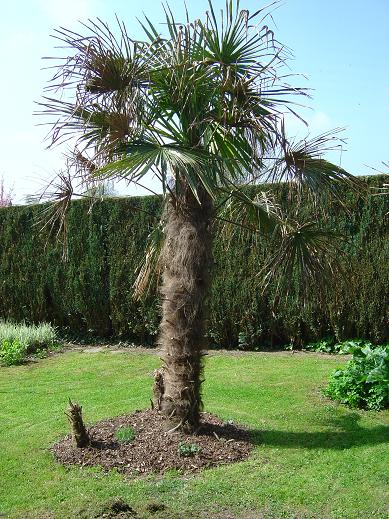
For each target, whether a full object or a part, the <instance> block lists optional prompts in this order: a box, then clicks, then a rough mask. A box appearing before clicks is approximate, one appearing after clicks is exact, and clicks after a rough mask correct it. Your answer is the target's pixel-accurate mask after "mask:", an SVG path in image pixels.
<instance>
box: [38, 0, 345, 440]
mask: <svg viewBox="0 0 389 519" xmlns="http://www.w3.org/2000/svg"><path fill="white" fill-rule="evenodd" d="M165 13H166V27H167V32H168V36H167V37H163V36H161V35H160V34H159V32H158V31H157V30H156V28H155V27H154V25H153V24H152V23H151V22H150V21H149V20H148V19H147V18H146V21H145V23H144V24H143V25H142V26H143V29H144V32H145V41H135V40H133V39H131V38H130V37H129V36H128V33H127V29H126V27H125V26H124V24H122V23H120V22H118V27H119V36H118V37H116V36H115V35H114V33H113V32H112V31H111V29H110V28H109V27H108V26H107V25H106V24H105V23H103V22H102V21H97V22H92V21H89V22H88V23H87V24H85V25H84V26H83V27H84V32H85V34H79V33H75V32H73V31H70V30H66V29H60V30H58V31H57V34H56V36H57V38H59V40H61V41H62V42H63V43H64V44H65V47H66V48H70V49H71V50H72V55H71V56H70V57H66V58H64V59H63V60H62V62H60V65H59V66H58V68H57V69H56V73H55V75H54V78H53V83H52V84H51V85H50V86H49V87H48V88H49V90H51V91H53V92H55V93H56V94H53V95H54V97H53V96H50V97H48V96H46V97H44V100H43V102H42V103H41V104H42V105H43V106H44V109H43V111H42V113H45V114H51V115H54V116H55V122H54V123H53V125H52V134H51V135H52V144H55V143H57V142H60V141H63V140H64V139H67V138H71V137H73V136H74V134H76V135H77V147H78V150H79V149H82V153H83V154H84V155H83V156H84V157H88V158H87V159H86V162H87V163H88V164H90V163H93V168H90V167H89V168H88V170H89V174H90V175H92V176H93V178H94V179H95V180H96V179H100V180H102V181H104V180H107V179H123V178H124V179H126V180H127V181H128V182H133V183H135V184H140V185H141V184H142V179H143V177H144V176H145V175H147V174H150V172H151V173H152V174H154V176H155V177H156V178H157V179H158V180H159V181H160V182H161V185H162V190H163V194H164V200H165V210H164V214H163V219H162V224H161V227H160V229H161V228H162V232H160V230H159V231H158V230H157V231H156V232H155V233H154V234H153V236H154V237H155V236H158V237H160V236H163V242H161V241H158V240H157V241H153V242H152V243H151V245H150V248H149V250H148V254H147V256H146V260H145V263H144V264H143V266H142V269H141V272H140V278H139V279H138V281H139V282H138V285H137V288H138V289H139V287H140V286H144V284H145V276H146V277H147V275H148V274H150V272H151V270H152V269H151V263H152V260H153V258H154V259H155V258H156V257H158V268H159V270H160V272H161V277H162V283H161V288H160V291H161V295H162V322H161V326H160V333H159V344H160V345H161V346H162V349H163V361H164V370H163V384H160V387H161V388H162V394H161V395H160V399H159V403H160V410H161V412H162V413H163V414H165V415H166V417H168V422H169V424H170V425H169V426H171V427H177V428H179V427H181V428H182V429H185V430H187V431H193V430H194V429H195V428H196V427H197V426H198V421H199V413H200V410H201V405H202V403H201V383H202V355H203V351H204V348H205V346H206V343H205V339H204V337H205V323H206V307H207V304H206V300H207V294H208V290H209V285H210V279H211V274H210V273H211V267H212V241H213V238H214V226H213V222H214V221H215V219H219V220H221V221H222V222H223V223H224V224H225V227H224V229H225V230H226V229H228V228H230V227H231V228H234V226H236V228H237V229H239V230H240V231H243V232H244V231H250V232H261V231H263V232H272V233H276V234H278V235H279V236H280V239H281V248H280V252H279V254H278V256H277V257H274V258H271V261H270V262H269V267H270V269H269V270H270V271H272V272H273V273H274V272H276V271H282V272H283V273H284V274H286V275H288V273H289V272H290V270H291V269H292V268H294V267H295V266H296V265H297V264H298V265H299V267H300V268H301V272H302V273H303V278H304V279H305V280H307V281H308V283H309V282H311V281H312V279H313V280H315V282H316V281H317V280H318V279H319V277H320V279H321V278H322V277H323V275H324V274H325V273H326V272H327V271H331V269H332V266H331V263H330V262H328V261H327V262H326V261H323V256H324V255H325V254H326V253H327V254H329V255H330V256H331V248H330V233H326V232H322V231H320V230H318V229H316V228H315V226H314V225H313V224H312V223H311V222H300V223H296V222H298V220H297V216H296V215H288V217H286V215H283V214H282V213H281V210H280V209H279V206H278V205H277V203H276V201H275V200H274V199H273V198H272V197H271V196H270V195H269V194H267V193H262V194H261V195H257V196H255V197H254V198H252V197H250V196H248V194H247V192H246V191H245V189H244V184H247V183H250V182H258V181H264V180H268V181H280V180H285V181H287V182H289V183H290V186H291V192H292V193H294V194H297V195H299V193H301V190H302V189H303V188H305V187H306V188H307V189H308V190H309V191H310V192H311V193H318V192H320V193H321V194H323V193H324V192H332V193H334V194H335V195H336V194H337V186H338V185H340V184H341V183H343V182H345V181H347V182H350V183H353V177H351V176H350V175H349V174H347V173H346V172H345V171H344V170H342V169H341V168H339V167H337V166H334V165H333V164H330V163H329V162H327V161H325V160H324V159H322V153H323V151H325V150H326V149H331V148H333V147H334V146H337V141H336V139H335V137H333V136H332V135H330V134H324V135H322V136H320V137H318V138H316V139H313V140H311V141H303V142H301V143H297V144H291V143H289V142H288V141H287V139H286V136H285V130H284V114H285V112H286V111H289V112H290V113H293V114H294V113H295V112H294V109H293V108H292V106H293V103H292V99H293V98H294V97H293V96H296V95H306V92H305V90H304V89H301V88H297V87H292V86H288V85H286V84H284V78H283V77H282V76H281V75H280V71H281V70H282V67H283V65H284V62H285V60H286V58H287V52H286V51H285V49H284V48H283V47H282V46H281V45H280V44H279V43H278V42H277V41H276V39H275V37H274V33H273V32H272V31H271V30H270V29H269V28H268V27H267V26H266V25H265V24H264V19H265V18H266V11H265V10H262V9H261V10H258V11H257V12H255V13H254V14H252V15H251V14H250V13H249V12H248V11H246V10H241V9H240V7H239V2H238V3H236V4H234V2H232V1H227V3H226V8H225V11H224V12H222V14H221V16H220V18H217V17H216V15H215V12H214V9H213V5H212V3H211V2H210V3H209V12H207V13H206V16H205V18H204V20H195V21H193V22H191V21H190V20H189V17H188V15H187V19H186V21H185V22H184V23H177V22H176V20H175V19H174V16H173V14H172V12H171V11H170V9H169V8H166V10H165ZM57 93H58V94H57ZM334 139H335V140H334ZM78 153H79V152H78ZM71 194H72V189H67V190H65V193H63V194H62V195H61V197H62V198H61V197H60V198H61V200H59V203H61V204H62V207H64V206H65V207H68V205H69V204H66V203H65V204H64V200H63V199H64V197H66V196H71ZM161 243H162V244H161ZM328 265H329V266H328ZM265 280H267V277H266V276H265Z"/></svg>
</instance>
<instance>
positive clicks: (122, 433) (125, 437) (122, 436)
mask: <svg viewBox="0 0 389 519" xmlns="http://www.w3.org/2000/svg"><path fill="white" fill-rule="evenodd" d="M116 439H117V441H118V442H120V443H129V442H132V440H134V439H135V430H134V428H133V427H120V428H119V429H118V430H117V431H116Z"/></svg>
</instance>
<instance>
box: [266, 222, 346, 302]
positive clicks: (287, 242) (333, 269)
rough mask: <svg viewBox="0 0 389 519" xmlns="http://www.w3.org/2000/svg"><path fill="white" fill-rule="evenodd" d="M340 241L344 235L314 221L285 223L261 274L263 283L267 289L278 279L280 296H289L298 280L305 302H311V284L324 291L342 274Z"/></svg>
mask: <svg viewBox="0 0 389 519" xmlns="http://www.w3.org/2000/svg"><path fill="white" fill-rule="evenodd" d="M341 241H342V236H341V235H339V234H338V233H334V232H332V231H329V230H325V229H321V228H319V227H318V226H317V224H316V223H314V222H308V223H303V224H298V223H296V222H292V223H291V222H286V224H285V225H284V226H283V228H282V239H281V243H280V246H279V247H278V250H277V252H276V253H274V254H273V255H272V256H271V257H270V258H269V260H268V262H267V264H266V265H265V267H264V268H263V269H262V270H261V271H260V272H259V273H258V277H259V279H260V281H259V283H260V285H262V287H263V289H265V288H267V286H268V285H269V283H270V281H272V280H276V287H277V288H276V292H277V297H282V296H283V297H288V294H289V293H290V291H291V289H292V284H293V279H295V280H296V281H297V283H298V287H297V289H298V291H299V295H300V297H301V299H302V300H303V301H305V302H306V301H309V299H310V287H312V286H315V290H317V291H318V292H319V293H321V294H324V293H325V290H326V288H327V287H328V286H329V284H330V283H333V282H334V279H336V277H337V276H339V275H341V269H340V263H339V258H340V257H341V256H342V255H343V253H342V251H341V249H340V246H339V245H340V242H341ZM295 276H296V277H295Z"/></svg>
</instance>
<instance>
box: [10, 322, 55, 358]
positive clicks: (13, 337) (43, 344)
mask: <svg viewBox="0 0 389 519" xmlns="http://www.w3.org/2000/svg"><path fill="white" fill-rule="evenodd" d="M56 336H57V332H56V329H55V328H54V327H53V326H52V325H51V324H49V323H41V324H37V325H27V324H25V323H21V324H17V323H13V322H9V321H0V344H1V343H2V342H3V341H11V342H12V341H18V342H19V343H20V344H22V345H23V347H24V350H25V353H35V352H36V351H37V350H42V349H47V348H50V347H51V346H53V345H54V344H55V341H56Z"/></svg>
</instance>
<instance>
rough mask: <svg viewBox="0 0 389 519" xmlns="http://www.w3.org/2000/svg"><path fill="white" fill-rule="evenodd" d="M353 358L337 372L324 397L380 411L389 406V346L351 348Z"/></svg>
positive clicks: (370, 345)
mask: <svg viewBox="0 0 389 519" xmlns="http://www.w3.org/2000/svg"><path fill="white" fill-rule="evenodd" d="M348 353H352V355H353V357H352V359H351V360H350V361H349V362H348V363H347V364H346V366H345V367H344V368H343V369H337V370H335V371H334V372H333V373H332V374H331V375H330V379H329V384H328V386H327V387H326V388H325V390H324V394H325V395H326V396H328V397H330V398H332V399H333V400H337V401H339V402H341V403H342V404H346V405H348V406H349V407H358V408H361V409H372V410H376V411H379V410H381V409H385V408H387V407H389V344H386V345H382V346H373V345H372V344H370V343H367V344H364V345H363V346H358V345H356V346H354V347H352V346H351V347H349V349H348Z"/></svg>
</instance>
